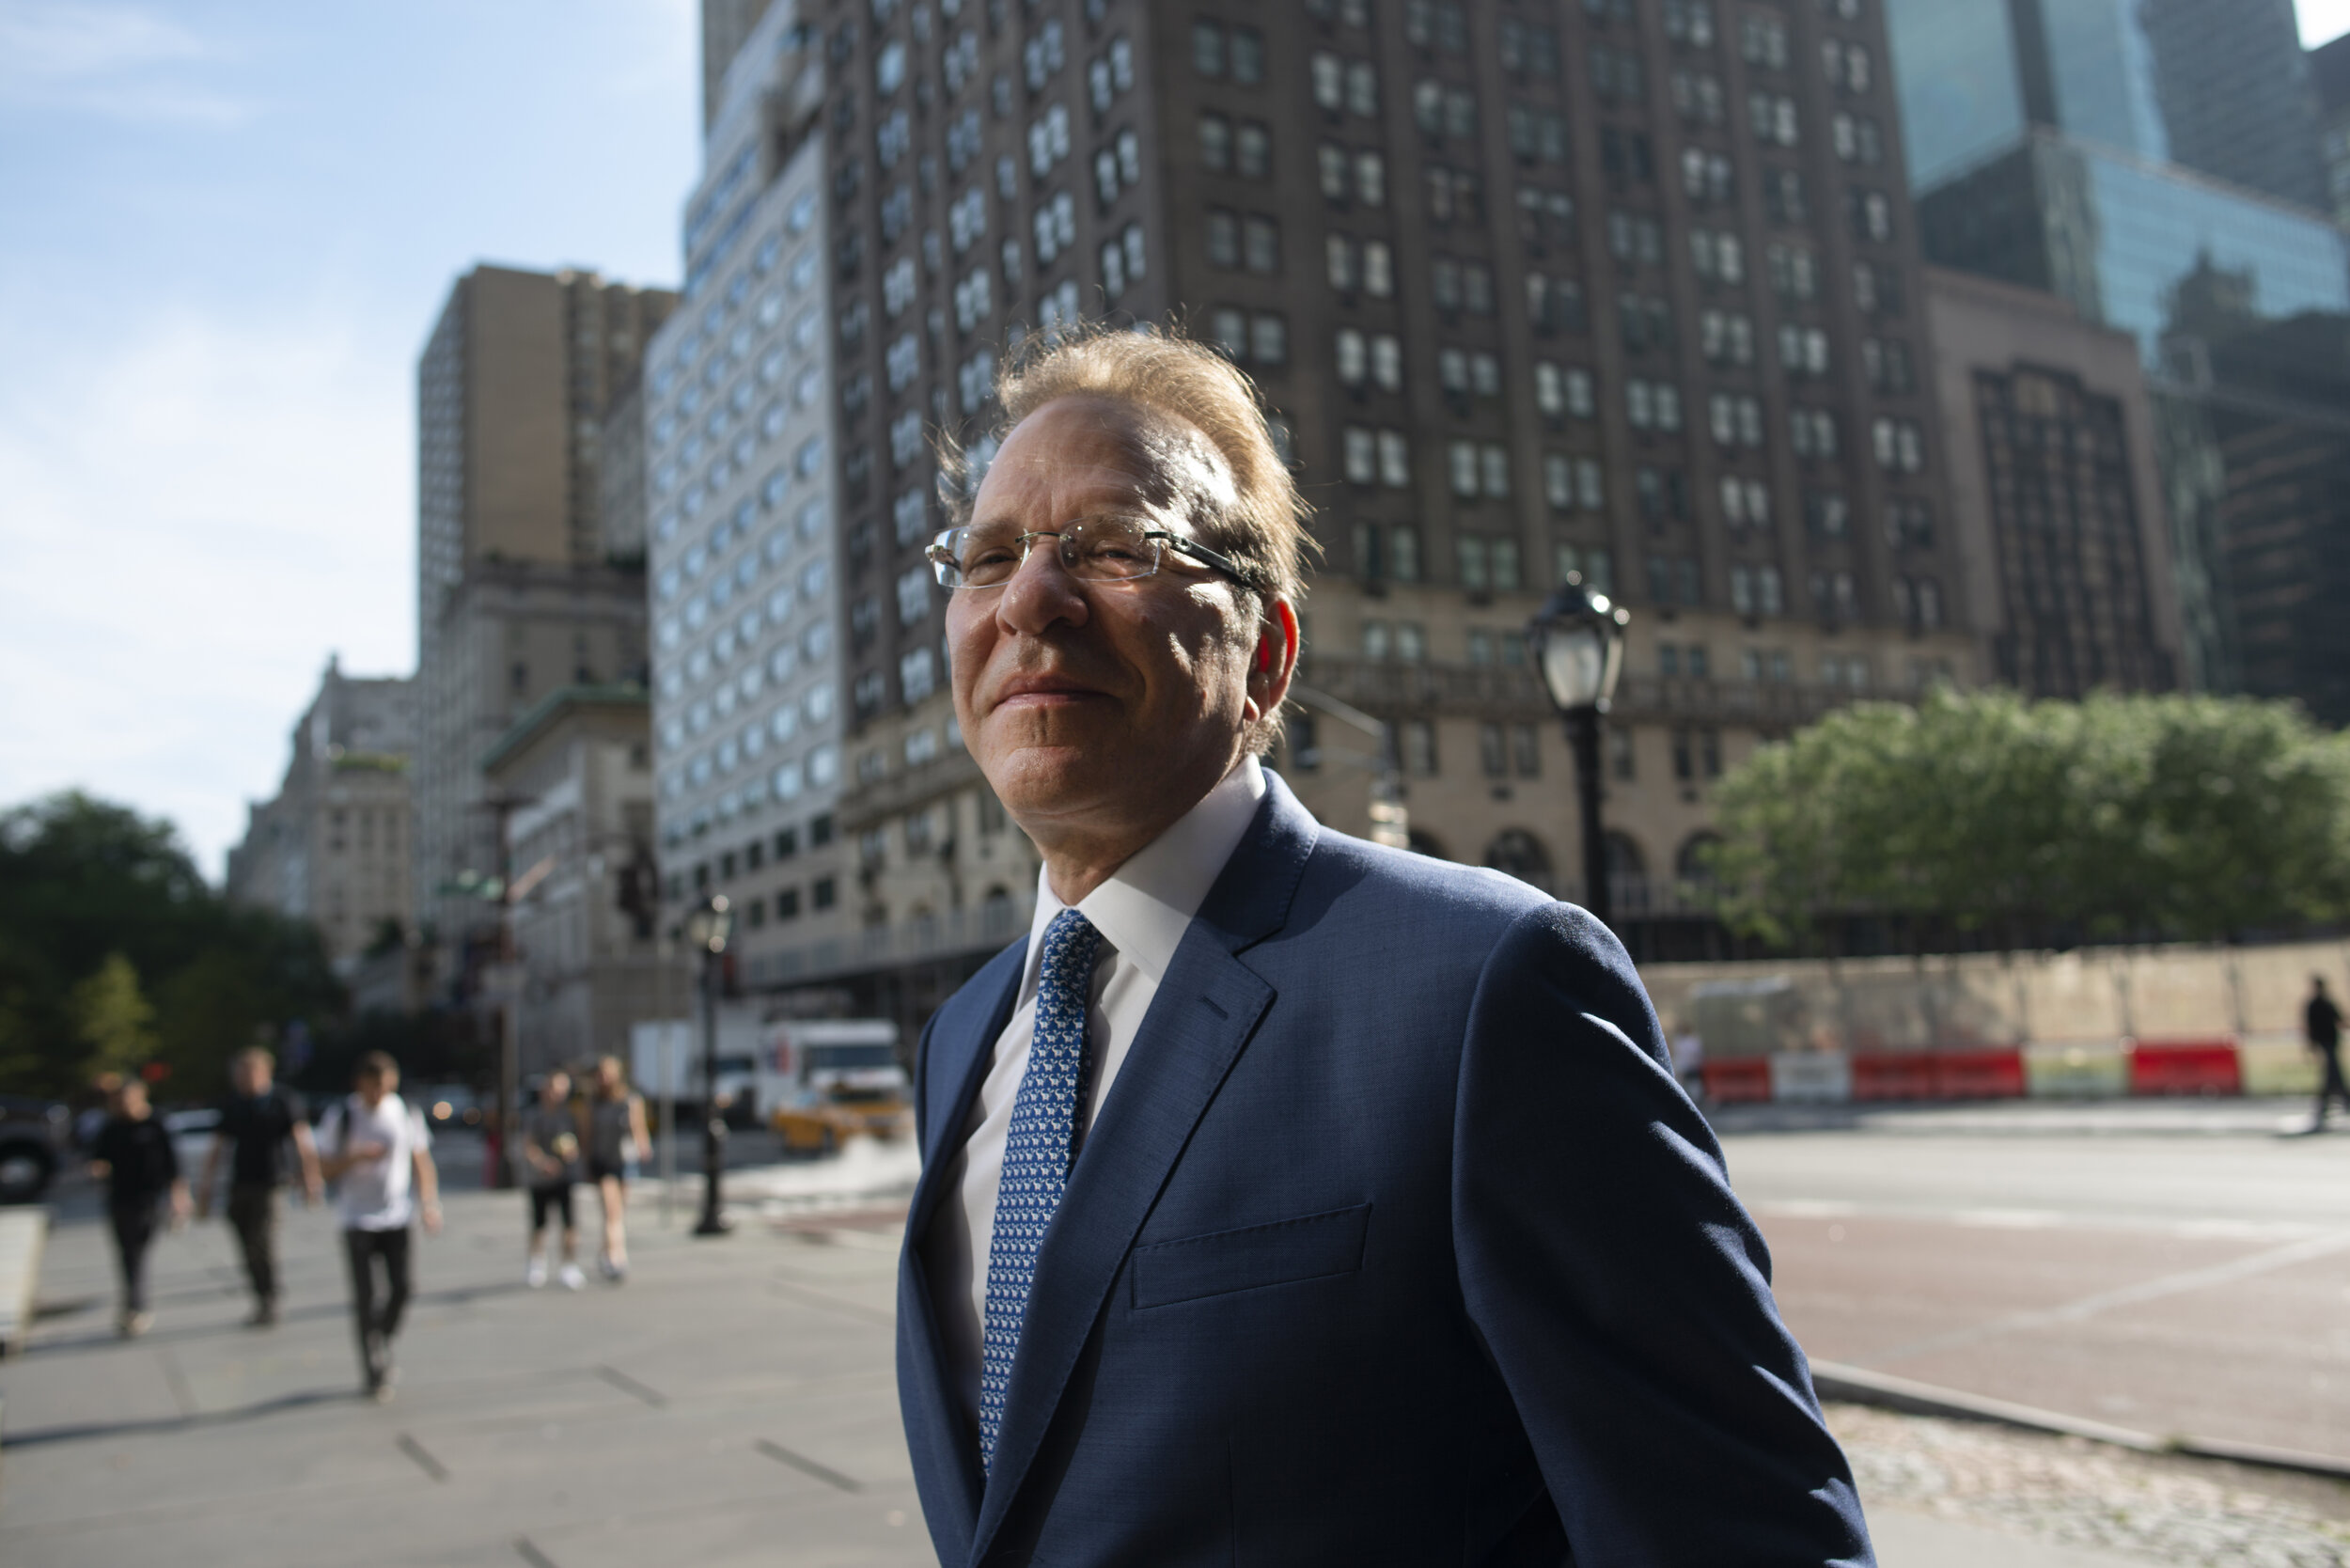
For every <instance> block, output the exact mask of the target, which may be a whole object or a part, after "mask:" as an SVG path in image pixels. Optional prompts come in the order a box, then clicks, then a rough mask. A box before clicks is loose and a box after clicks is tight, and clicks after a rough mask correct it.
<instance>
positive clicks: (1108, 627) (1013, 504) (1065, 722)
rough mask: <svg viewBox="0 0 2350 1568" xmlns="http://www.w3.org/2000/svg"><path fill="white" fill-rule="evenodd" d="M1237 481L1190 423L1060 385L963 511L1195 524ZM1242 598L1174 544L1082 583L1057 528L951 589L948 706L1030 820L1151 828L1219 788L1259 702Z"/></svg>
mask: <svg viewBox="0 0 2350 1568" xmlns="http://www.w3.org/2000/svg"><path fill="white" fill-rule="evenodd" d="M1230 494H1231V479H1230V472H1229V470H1228V469H1227V467H1226V465H1225V464H1224V463H1223V460H1222V458H1221V457H1220V456H1219V455H1218V454H1217V453H1216V452H1215V450H1214V447H1212V446H1211V445H1210V444H1209V443H1208V442H1207V441H1206V440H1205V439H1204V438H1203V437H1201V436H1200V435H1199V432H1198V431H1195V430H1193V429H1192V428H1191V427H1190V426H1188V425H1183V424H1180V423H1177V422H1175V421H1172V420H1169V419H1167V418H1164V417H1160V416H1154V415H1152V414H1151V413H1149V412H1147V411H1142V410H1137V409H1135V408H1132V407H1130V406H1128V405H1125V404H1122V403H1118V402H1113V401H1110V400H1105V399H1098V398H1064V399H1061V400H1058V401H1056V402H1052V403H1048V404H1046V405H1045V406H1044V407H1042V408H1041V409H1039V410H1037V411H1036V412H1035V413H1033V414H1031V415H1029V416H1027V417H1026V419H1024V420H1022V421H1021V422H1020V424H1019V426H1018V427H1017V428H1016V429H1014V430H1013V431H1012V432H1011V436H1010V437H1009V438H1007V439H1006V441H1005V442H1004V445H1003V448H1002V450H1001V451H999V452H998V453H997V454H996V457H995V462H994V463H991V464H990V465H989V467H988V471H987V478H986V479H985V481H984V482H982V483H981V484H980V486H979V494H978V496H977V497H976V498H975V500H974V503H973V506H972V512H971V520H972V523H973V525H975V526H979V527H987V526H1010V527H1012V528H1015V529H1017V530H1019V531H1024V532H1025V531H1033V532H1039V533H1045V532H1057V531H1058V530H1059V529H1060V528H1061V527H1062V526H1064V525H1067V524H1070V523H1073V522H1075V521H1076V520H1078V519H1081V518H1086V517H1098V516H1101V515H1104V514H1105V513H1118V514H1123V515H1127V516H1133V517H1136V518H1139V519H1141V520H1143V521H1144V522H1145V524H1146V525H1148V526H1151V527H1159V528H1166V529H1168V530H1170V531H1171V532H1174V533H1177V534H1180V535H1183V536H1186V537H1190V538H1198V537H1199V529H1198V527H1197V526H1196V525H1195V523H1194V520H1193V519H1194V509H1195V507H1196V506H1197V505H1198V503H1199V502H1200V501H1201V500H1203V499H1205V500H1210V501H1214V500H1220V499H1224V498H1229V496H1230ZM1241 599H1242V595H1241V593H1240V590H1239V589H1238V588H1236V587H1235V585H1233V584H1232V583H1230V581H1228V580H1227V579H1226V578H1224V577H1223V576H1222V575H1221V574H1219V573H1217V572H1213V571H1211V570H1209V569H1208V568H1206V567H1204V566H1202V565H1200V564H1199V563H1198V562H1196V561H1193V560H1191V559H1190V558H1189V557H1184V556H1183V555H1181V554H1179V553H1177V552H1175V551H1172V550H1168V551H1166V552H1165V553H1164V554H1163V556H1162V557H1161V560H1160V564H1159V569H1158V572H1156V573H1155V574H1154V575H1152V576H1149V577H1143V578H1138V579H1136V580H1133V581H1128V582H1079V581H1077V580H1075V579H1074V578H1072V577H1071V576H1070V575H1069V574H1068V572H1065V571H1063V570H1062V567H1061V564H1060V557H1059V554H1058V549H1057V548H1056V545H1055V541H1052V540H1038V541H1035V544H1034V548H1033V549H1032V550H1031V551H1030V553H1029V555H1028V558H1027V560H1026V562H1025V563H1024V564H1022V566H1021V567H1020V569H1019V571H1018V572H1015V573H1014V574H1013V576H1012V578H1011V581H1010V582H1009V583H1007V584H1006V585H1004V586H1003V587H1001V588H993V589H986V590H977V591H975V590H971V589H958V590H956V592H955V593H954V595H953V596H952V598H951V600H950V601H949V603H948V608H947V639H948V648H949V649H950V650H951V651H952V652H953V656H954V657H953V666H954V673H953V679H954V692H955V713H956V716H957V718H958V720H959V722H960V723H961V724H962V726H963V733H964V739H965V741H966V742H967V744H968V745H970V747H971V752H972V755H973V757H974V758H975V759H976V760H978V762H979V767H980V770H981V771H982V772H984V773H985V774H986V775H987V779H988V782H989V784H990V785H992V786H993V787H994V788H995V793H996V794H997V796H998V797H999V798H1001V799H1002V801H1003V803H1004V806H1005V808H1006V809H1008V810H1009V811H1010V812H1011V815H1012V817H1013V818H1014V819H1015V820H1016V821H1018V822H1019V823H1020V824H1021V825H1022V826H1023V827H1024V828H1026V829H1027V830H1028V832H1029V833H1031V834H1033V835H1036V836H1038V837H1039V838H1040V839H1048V840H1049V839H1051V837H1052V836H1053V835H1054V834H1055V833H1056V832H1057V831H1061V832H1070V831H1073V832H1082V833H1091V834H1105V835H1109V836H1112V837H1116V836H1119V835H1121V834H1125V833H1131V832H1134V831H1139V830H1150V831H1156V830H1157V829H1161V828H1164V827H1165V826H1166V825H1167V823H1171V822H1173V821H1174V820H1175V818H1177V817H1179V816H1181V815H1182V814H1183V811H1185V810H1187V809H1189V808H1190V806H1191V805H1192V803H1194V802H1196V801H1198V800H1199V798H1200V797H1201V796H1202V795H1204V794H1206V793H1207V792H1208V791H1209V790H1211V789H1213V788H1214V786H1215V783H1216V781H1217V780H1218V779H1220V778H1222V777H1223V776H1224V775H1225V774H1226V773H1227V772H1229V771H1230V768H1231V766H1232V764H1233V763H1234V762H1236V761H1238V760H1240V757H1241V753H1242V750H1243V747H1244V744H1245V739H1246V733H1247V729H1248V727H1249V726H1250V724H1251V723H1252V722H1253V721H1254V720H1255V719H1256V718H1257V717H1258V716H1259V714H1260V713H1261V706H1260V703H1261V701H1262V700H1263V699H1264V697H1263V694H1261V693H1258V694H1252V692H1251V691H1250V682H1249V666H1250V659H1251V655H1252V653H1253V651H1254V650H1255V647H1256V643H1257V628H1256V627H1254V626H1247V625H1241V624H1239V623H1238V622H1239V615H1240V608H1239V606H1240V601H1241ZM1283 663H1284V665H1285V661H1283ZM1264 683H1265V682H1260V684H1264ZM1277 695H1278V694H1277V693H1275V694H1274V696H1273V699H1274V700H1277Z"/></svg>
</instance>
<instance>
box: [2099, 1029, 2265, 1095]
mask: <svg viewBox="0 0 2350 1568" xmlns="http://www.w3.org/2000/svg"><path fill="white" fill-rule="evenodd" d="M2122 1048H2123V1051H2124V1052H2125V1053H2127V1055H2128V1057H2129V1061H2130V1092H2131V1093H2132V1094H2133V1095H2164V1094H2241V1093H2243V1092H2244V1069H2243V1065H2242V1064H2241V1063H2240V1062H2239V1061H2238V1059H2237V1058H2236V1044H2235V1042H2234V1041H2233V1040H2131V1041H2126V1042H2124V1043H2123V1047H2122Z"/></svg>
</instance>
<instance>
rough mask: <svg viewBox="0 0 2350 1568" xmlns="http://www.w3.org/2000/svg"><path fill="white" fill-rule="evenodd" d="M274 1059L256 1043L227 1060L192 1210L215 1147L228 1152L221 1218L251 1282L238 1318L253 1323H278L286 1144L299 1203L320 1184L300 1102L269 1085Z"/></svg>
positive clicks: (200, 1203) (211, 1168)
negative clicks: (280, 1195) (224, 1087)
mask: <svg viewBox="0 0 2350 1568" xmlns="http://www.w3.org/2000/svg"><path fill="white" fill-rule="evenodd" d="M276 1065H277V1063H276V1061H275V1058H273V1057H271V1055H270V1054H269V1053H268V1052H267V1051H264V1050H262V1049H261V1048H260V1047H259V1046H258V1045H257V1046H254V1047H252V1048H251V1049H249V1050H244V1051H240V1052H238V1053H237V1056H236V1059H235V1060H233V1061H231V1062H230V1063H229V1064H228V1081H229V1083H230V1085H231V1086H233V1087H234V1089H235V1090H236V1092H235V1093H234V1094H231V1095H230V1096H229V1097H228V1098H227V1100H224V1101H223V1102H221V1107H220V1132H219V1135H218V1136H217V1137H214V1138H213V1139H212V1152H211V1153H210V1154H208V1155H206V1156H205V1158H204V1175H203V1177H202V1179H201V1180H199V1181H198V1182H197V1184H196V1214H197V1215H199V1216H209V1215H211V1212H212V1179H213V1177H214V1176H215V1175H216V1174H217V1173H218V1171H219V1169H220V1161H221V1152H222V1151H223V1150H224V1149H227V1150H229V1151H231V1153H230V1156H229V1168H228V1223H229V1224H230V1225H232V1226H234V1227H235V1228H236V1231H237V1246H238V1247H239V1248H240V1249H241V1250H242V1251H243V1253H244V1272H245V1277H246V1278H248V1279H250V1280H251V1281H252V1283H253V1315H252V1316H251V1317H248V1318H247V1319H245V1322H246V1323H247V1324H248V1325H251V1326H253V1327H256V1328H265V1327H267V1326H269V1325H271V1324H274V1323H275V1322H276V1321H277V1184H278V1182H279V1180H280V1179H281V1178H282V1177H283V1175H284V1172H285V1158H284V1156H285V1150H286V1145H287V1144H289V1143H290V1144H292V1145H293V1149H294V1154H295V1157H296V1158H297V1160H298V1161H299V1162H300V1164H301V1167H302V1198H303V1201H304V1202H305V1203H315V1202H317V1201H318V1200H320V1198H321V1197H322V1196H324V1193H325V1190H326V1187H325V1184H324V1182H322V1181H321V1179H320V1176H319V1152H318V1146H317V1145H316V1144H315V1143H313V1142H312V1141H311V1139H310V1125H309V1123H308V1122H307V1121H304V1120H303V1116H302V1107H301V1104H300V1102H299V1101H296V1100H295V1099H293V1098H292V1097H291V1096H290V1095H289V1094H287V1093H285V1092H284V1091H282V1090H277V1089H274V1088H273V1087H272V1085H271V1081H270V1080H271V1076H272V1074H273V1073H274V1071H275V1069H276Z"/></svg>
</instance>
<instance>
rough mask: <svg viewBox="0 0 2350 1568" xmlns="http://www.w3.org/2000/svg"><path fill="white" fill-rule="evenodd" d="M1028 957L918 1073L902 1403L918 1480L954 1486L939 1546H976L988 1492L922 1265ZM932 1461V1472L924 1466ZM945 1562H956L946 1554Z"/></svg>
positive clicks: (950, 1017)
mask: <svg viewBox="0 0 2350 1568" xmlns="http://www.w3.org/2000/svg"><path fill="white" fill-rule="evenodd" d="M1026 953H1027V943H1026V941H1025V940H1024V941H1022V942H1020V943H1018V944H1016V945H1015V946H1013V947H1011V948H1008V949H1005V950H1004V951H1003V952H1001V953H999V954H997V955H996V956H995V958H993V959H991V960H989V961H988V964H987V966H986V967H985V968H983V969H981V970H980V971H979V973H978V974H977V975H975V976H973V977H972V979H971V981H970V986H969V992H970V995H971V998H972V1000H971V1005H970V1006H968V1007H957V1006H955V1005H953V1003H951V1002H950V1003H949V1004H948V1008H947V1009H946V1010H944V1011H941V1013H940V1014H939V1017H938V1020H937V1022H936V1023H935V1024H933V1025H932V1028H931V1035H930V1044H929V1047H928V1051H927V1054H926V1057H925V1059H924V1060H922V1061H921V1062H918V1063H917V1071H919V1072H920V1074H922V1079H921V1084H922V1092H923V1096H924V1108H925V1110H926V1111H927V1113H928V1116H927V1121H928V1125H926V1126H925V1127H923V1128H922V1129H921V1132H922V1174H921V1176H920V1178H919V1179H918V1180H917V1182H916V1183H915V1187H914V1197H913V1200H911V1201H910V1202H909V1203H908V1204H907V1206H906V1231H905V1250H904V1252H903V1254H902V1255H901V1259H900V1262H899V1269H898V1278H899V1289H898V1323H899V1330H898V1338H899V1350H898V1380H899V1383H900V1389H899V1403H900V1406H901V1409H902V1410H903V1412H904V1414H905V1419H906V1446H907V1447H908V1448H909V1449H910V1450H912V1451H913V1454H914V1459H915V1475H916V1478H917V1481H919V1480H922V1479H925V1478H930V1479H934V1480H937V1481H942V1482H946V1484H945V1485H944V1486H943V1487H939V1488H937V1489H935V1490H932V1489H926V1490H925V1492H924V1496H923V1502H924V1512H925V1513H928V1514H929V1515H930V1516H931V1522H932V1532H933V1539H936V1537H937V1535H938V1533H939V1529H938V1527H939V1526H940V1524H941V1523H945V1524H946V1525H947V1526H948V1532H949V1533H951V1534H952V1536H953V1538H954V1539H955V1540H957V1541H959V1542H968V1541H969V1540H970V1539H971V1532H972V1529H973V1526H974V1522H975V1521H976V1519H977V1518H978V1515H979V1484H980V1482H979V1450H978V1438H977V1437H976V1436H974V1435H973V1434H972V1433H971V1432H970V1430H969V1429H968V1427H967V1426H966V1424H965V1423H964V1419H963V1415H962V1410H961V1397H960V1396H959V1395H958V1394H956V1392H955V1391H954V1380H953V1378H952V1376H951V1375H950V1374H949V1372H948V1369H947V1358H946V1355H945V1351H944V1347H943V1346H942V1345H941V1343H940V1341H939V1336H938V1316H937V1311H936V1309H935V1305H934V1304H933V1302H932V1299H931V1284H930V1278H929V1271H928V1270H927V1269H926V1268H925V1267H924V1266H923V1262H922V1241H923V1238H924V1237H925V1236H926V1235H928V1234H929V1231H930V1225H931V1220H932V1216H933V1215H935V1214H936V1213H937V1210H938V1205H939V1203H940V1201H941V1200H942V1198H943V1195H944V1194H945V1192H946V1191H947V1189H948V1182H947V1173H948V1171H949V1170H953V1169H959V1168H960V1162H958V1161H957V1160H956V1159H955V1157H954V1156H955V1154H956V1152H958V1151H959V1150H960V1149H961V1147H962V1140H963V1129H964V1125H965V1124H966V1123H967V1122H968V1121H970V1120H971V1103H972V1101H973V1100H974V1099H975V1098H977V1097H978V1095H979V1085H980V1084H981V1083H982V1082H984V1081H985V1080H986V1077H987V1069H988V1064H989V1062H990V1061H992V1060H993V1059H994V1058H995V1037H996V1036H997V1035H1000V1034H1002V1033H1003V1032H1004V1026H1005V1025H1006V1024H1008V1023H1010V1022H1011V1010H1012V1004H1013V1002H1014V1001H1016V1000H1017V999H1018V997H1019V995H1020V972H1021V966H1022V964H1023V961H1024V960H1025V959H1026ZM991 991H992V992H993V995H991ZM977 1266H979V1267H980V1268H985V1267H986V1266H987V1261H986V1260H985V1259H980V1260H979V1263H978V1265H977ZM926 1457H927V1459H928V1460H929V1463H928V1464H927V1465H925V1464H924V1463H923V1461H924V1459H925V1458H926ZM942 1511H943V1512H944V1513H946V1515H947V1518H946V1519H945V1520H944V1521H942V1520H940V1518H939V1517H938V1515H939V1513H940V1512H942ZM941 1555H942V1556H946V1553H945V1551H944V1548H943V1547H942V1549H941ZM950 1560H951V1559H950Z"/></svg>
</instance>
